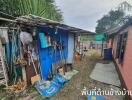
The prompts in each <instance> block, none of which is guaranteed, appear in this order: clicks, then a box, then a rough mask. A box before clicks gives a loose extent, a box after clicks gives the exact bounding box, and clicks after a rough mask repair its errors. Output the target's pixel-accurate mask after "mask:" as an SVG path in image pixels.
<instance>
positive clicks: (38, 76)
mask: <svg viewBox="0 0 132 100" xmlns="http://www.w3.org/2000/svg"><path fill="white" fill-rule="evenodd" d="M29 55H30V58H31V61H32V63H33V67H34V70H35V73H36V75H35V76H33V77H31V83H32V84H34V83H35V82H36V81H38V80H40V75H39V74H38V72H37V69H36V66H35V63H34V60H33V57H32V54H31V52H29Z"/></svg>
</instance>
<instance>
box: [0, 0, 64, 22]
mask: <svg viewBox="0 0 132 100" xmlns="http://www.w3.org/2000/svg"><path fill="white" fill-rule="evenodd" d="M0 11H1V12H4V13H7V14H9V15H12V16H14V17H18V16H22V15H28V14H33V15H37V16H40V17H44V18H49V19H52V20H56V21H62V19H63V18H62V13H61V11H60V9H58V7H57V6H55V3H54V0H0ZM0 14H1V13H0ZM1 15H3V14H1Z"/></svg>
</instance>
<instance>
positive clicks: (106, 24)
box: [96, 10, 124, 33]
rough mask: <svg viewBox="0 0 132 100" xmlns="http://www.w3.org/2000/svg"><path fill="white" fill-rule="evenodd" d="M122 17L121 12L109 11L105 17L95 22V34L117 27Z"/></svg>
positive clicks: (122, 13)
mask: <svg viewBox="0 0 132 100" xmlns="http://www.w3.org/2000/svg"><path fill="white" fill-rule="evenodd" d="M123 17H124V12H123V11H120V10H115V11H113V10H111V11H110V12H109V13H108V14H107V15H104V16H103V17H102V18H101V19H100V20H98V21H97V26H96V32H97V33H104V32H105V31H107V30H108V29H110V28H112V27H114V26H115V25H117V24H118V23H119V22H120V20H121V19H122V18H123Z"/></svg>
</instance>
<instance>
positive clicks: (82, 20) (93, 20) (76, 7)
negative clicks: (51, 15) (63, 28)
mask: <svg viewBox="0 0 132 100" xmlns="http://www.w3.org/2000/svg"><path fill="white" fill-rule="evenodd" d="M123 1H127V2H128V3H129V4H131V5H132V0H55V3H56V5H57V6H58V8H59V9H61V11H62V14H63V18H64V23H65V24H67V25H70V26H74V27H78V28H82V29H85V30H88V31H92V32H94V31H95V27H96V25H97V20H98V19H100V18H101V17H102V16H103V15H105V14H107V13H108V12H109V11H110V10H111V9H114V8H116V7H117V6H118V5H119V4H120V3H121V2H123Z"/></svg>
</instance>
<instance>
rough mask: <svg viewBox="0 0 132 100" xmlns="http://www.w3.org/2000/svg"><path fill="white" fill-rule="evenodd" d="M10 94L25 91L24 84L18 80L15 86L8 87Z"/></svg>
mask: <svg viewBox="0 0 132 100" xmlns="http://www.w3.org/2000/svg"><path fill="white" fill-rule="evenodd" d="M8 88H9V89H10V90H11V91H12V92H16V93H18V92H22V91H23V90H24V89H25V82H24V81H23V80H21V79H19V80H18V82H17V84H15V85H12V86H9V87H8Z"/></svg>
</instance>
